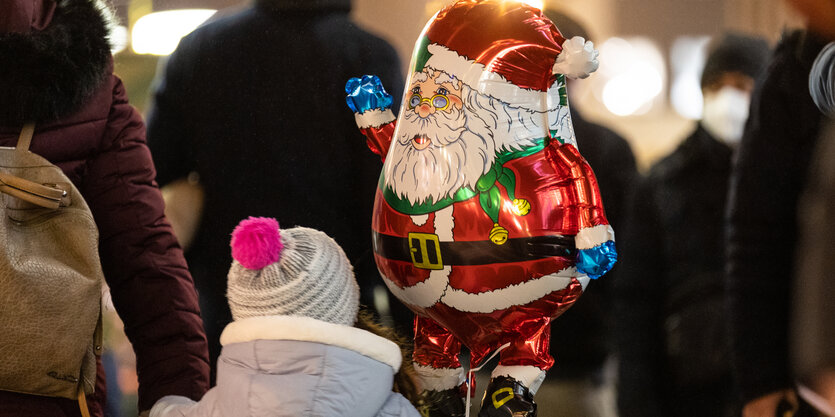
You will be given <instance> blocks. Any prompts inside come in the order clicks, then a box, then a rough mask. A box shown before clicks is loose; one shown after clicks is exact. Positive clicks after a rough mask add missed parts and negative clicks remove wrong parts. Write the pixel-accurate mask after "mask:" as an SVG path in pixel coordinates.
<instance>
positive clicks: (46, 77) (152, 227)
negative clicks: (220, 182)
mask: <svg viewBox="0 0 835 417" xmlns="http://www.w3.org/2000/svg"><path fill="white" fill-rule="evenodd" d="M108 13H109V12H108V11H107V10H106V9H105V8H104V7H103V6H102V5H101V4H99V3H98V1H96V0H61V1H57V2H56V1H54V0H10V1H8V0H4V1H3V2H2V3H0V62H3V65H0V92H2V99H0V146H9V147H11V146H15V145H16V141H17V138H18V135H19V134H20V130H21V127H22V126H23V124H24V123H26V122H30V121H34V122H35V124H36V130H35V134H34V138H33V139H32V144H31V147H30V150H31V151H32V152H34V153H36V154H38V155H41V156H43V157H44V158H46V159H48V160H49V161H50V162H52V163H54V164H56V165H57V166H59V167H60V168H61V169H62V170H63V171H64V173H65V174H66V175H67V176H68V177H69V178H70V179H71V180H72V181H73V183H74V184H75V186H76V187H77V188H78V189H79V190H80V191H81V193H82V195H83V196H84V198H85V200H86V201H87V203H88V205H89V206H90V209H91V211H92V213H93V217H94V218H95V221H96V224H97V225H98V228H99V235H100V238H99V239H100V241H99V251H100V257H101V262H102V268H103V270H104V274H105V278H106V281H107V283H108V285H109V286H110V289H111V295H112V298H113V303H114V305H115V307H116V310H117V312H118V313H119V316H120V317H121V318H122V320H123V321H124V323H125V332H126V333H127V336H128V338H129V339H130V341H131V343H132V344H133V348H134V351H135V352H136V358H137V362H136V366H137V374H138V376H139V410H149V409H150V408H151V406H152V405H153V404H154V402H156V400H158V399H159V398H161V397H163V396H165V395H183V396H186V397H190V398H193V399H195V400H196V399H199V398H200V397H201V396H202V395H203V394H204V393H205V392H206V390H207V389H208V386H209V364H208V352H207V344H206V337H205V333H204V331H203V328H202V322H201V320H200V311H199V308H198V303H197V294H196V292H195V290H194V285H193V282H192V278H191V275H190V274H189V271H188V269H187V266H186V262H185V260H184V258H183V254H182V250H181V249H180V247H179V244H178V243H177V240H176V238H175V237H174V235H173V233H172V230H171V226H170V225H169V223H168V221H167V220H166V219H165V216H164V214H163V200H162V196H161V194H160V192H159V189H158V188H157V185H156V183H155V182H154V176H155V175H156V173H155V170H154V166H153V162H152V160H151V154H150V152H149V151H148V148H147V146H146V145H145V127H144V125H143V121H142V118H141V116H140V115H139V113H138V112H137V111H136V109H134V108H133V107H131V106H130V104H129V103H128V99H127V96H126V93H125V87H124V86H123V85H122V82H121V81H120V80H119V78H118V77H116V76H115V75H113V60H112V57H111V54H110V46H109V45H108V42H107V36H108V31H107V27H108V23H107V22H108ZM2 337H14V336H13V335H3V336H2ZM98 374H99V375H98V380H97V384H96V385H97V387H96V391H95V393H94V394H92V395H91V396H89V397H88V398H87V402H88V404H89V407H90V411H91V414H92V415H93V416H99V417H101V416H103V405H104V401H105V395H104V392H105V382H104V374H103V371H102V368H101V364H99V373H98ZM78 415H79V407H78V404H77V403H76V402H74V401H72V400H66V399H60V398H50V397H39V396H31V395H25V394H18V393H13V392H7V391H0V416H3V417H5V416H16V417H17V416H67V417H70V416H73V417H74V416H78Z"/></svg>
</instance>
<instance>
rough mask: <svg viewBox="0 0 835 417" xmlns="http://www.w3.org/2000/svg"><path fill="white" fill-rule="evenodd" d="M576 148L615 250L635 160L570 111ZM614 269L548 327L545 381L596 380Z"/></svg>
mask: <svg viewBox="0 0 835 417" xmlns="http://www.w3.org/2000/svg"><path fill="white" fill-rule="evenodd" d="M571 120H572V122H573V124H574V134H575V135H576V137H577V149H579V150H580V153H581V154H583V157H584V158H586V161H588V163H589V165H590V166H591V168H592V170H594V174H595V176H596V177H597V184H598V186H599V187H600V196H601V198H602V199H603V204H604V208H605V209H606V217H607V218H608V219H609V223H610V224H611V225H612V228H614V229H615V236H617V238H618V240H617V247H618V250H622V248H623V247H624V246H625V245H627V244H628V241H626V240H624V238H623V237H622V235H621V230H622V228H623V226H624V223H623V221H624V215H625V208H626V207H625V205H626V198H627V194H628V191H629V189H630V186H631V183H632V181H633V180H634V179H635V177H637V174H638V171H637V168H636V167H635V156H634V155H633V154H632V150H631V149H630V148H629V143H627V142H626V140H625V139H624V138H622V137H621V136H619V135H618V134H617V133H615V132H613V131H611V130H609V129H607V128H605V127H603V126H600V125H598V124H594V123H591V122H589V121H587V120H586V119H584V118H583V117H582V116H581V115H580V114H579V113H578V112H576V111H573V109H572V112H571ZM619 270H620V267H619V266H618V264H615V267H614V268H612V270H611V271H609V272H608V273H607V274H606V275H605V276H604V277H603V278H601V279H599V280H596V281H594V282H593V283H591V285H590V286H589V290H588V291H585V292H584V293H583V296H582V297H580V299H579V300H577V302H576V303H575V304H574V306H572V307H571V308H570V309H569V310H568V311H566V312H565V313H564V314H563V315H562V316H560V317H559V318H557V319H556V320H554V321H553V324H552V325H551V356H553V357H554V358H555V360H556V364H555V365H554V367H553V368H551V370H549V371H548V375H547V378H548V379H547V380H546V381H548V380H552V379H566V378H570V379H574V378H588V377H591V378H599V377H600V376H601V375H600V372H601V371H602V367H603V364H604V362H605V361H606V358H608V357H609V355H610V354H611V353H612V350H613V346H612V345H613V341H612V337H611V333H612V331H613V327H612V308H611V304H612V299H611V288H612V285H613V283H614V282H616V281H617V280H618V274H619Z"/></svg>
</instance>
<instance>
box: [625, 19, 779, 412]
mask: <svg viewBox="0 0 835 417" xmlns="http://www.w3.org/2000/svg"><path fill="white" fill-rule="evenodd" d="M768 54H769V47H768V44H767V43H766V42H765V41H764V40H762V39H759V38H754V37H750V36H744V35H741V34H725V35H723V36H721V37H719V38H717V39H714V40H713V41H712V43H711V44H710V45H709V46H708V56H707V60H706V63H705V67H704V69H703V72H702V76H701V88H702V94H703V96H704V113H703V117H702V119H701V120H700V121H699V122H698V124H697V125H696V128H695V130H694V131H693V133H692V134H691V135H690V136H688V137H687V138H686V139H685V140H684V141H683V142H682V143H681V144H680V145H679V146H678V147H677V148H676V149H675V150H674V151H673V152H672V153H671V154H670V155H667V156H666V157H664V158H663V159H661V160H660V161H659V162H657V163H656V164H655V165H654V166H652V167H651V169H650V170H649V173H648V174H647V176H646V177H645V178H643V179H641V180H640V181H638V183H637V185H636V189H635V191H634V195H633V196H632V198H631V199H630V203H629V204H630V206H629V210H628V211H629V216H628V219H627V222H626V227H625V229H622V230H621V234H620V236H623V240H624V241H626V242H628V245H626V246H625V247H624V248H623V251H622V252H621V253H622V255H623V256H622V258H621V260H622V265H621V270H620V275H619V279H618V281H617V282H615V284H614V285H615V290H616V304H617V307H616V309H617V310H616V311H617V314H616V317H617V326H616V332H617V333H618V344H619V353H620V356H619V359H620V361H619V381H618V405H619V412H620V415H621V416H623V417H632V416H635V417H653V416H658V417H662V416H663V417H667V416H678V417H682V416H694V417H695V416H699V417H703V416H713V417H725V416H727V417H734V416H738V415H739V412H740V408H741V407H740V406H739V403H738V398H737V396H736V395H735V393H734V390H733V383H732V380H731V373H732V371H731V360H730V359H731V358H730V354H729V351H730V348H729V341H728V337H727V327H726V323H727V320H728V318H727V314H725V309H724V244H723V241H722V237H723V233H722V230H723V229H722V227H723V216H724V212H725V205H726V197H727V189H728V182H729V178H730V174H731V159H732V155H733V153H734V150H735V149H736V148H737V146H738V144H739V141H740V139H741V137H742V132H743V128H744V125H745V121H746V119H747V116H748V106H749V102H750V97H751V92H752V90H753V89H754V83H755V79H756V77H757V76H758V75H759V74H760V73H761V72H762V70H763V69H764V67H765V64H766V62H767V59H768Z"/></svg>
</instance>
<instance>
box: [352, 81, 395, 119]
mask: <svg viewBox="0 0 835 417" xmlns="http://www.w3.org/2000/svg"><path fill="white" fill-rule="evenodd" d="M345 93H346V94H348V96H347V97H345V101H347V102H348V107H350V108H351V110H352V111H353V112H354V113H365V112H366V111H368V110H373V109H381V110H385V109H389V108H391V102H392V98H391V94H389V93H386V90H385V89H384V88H383V83H382V82H380V77H377V76H376V75H364V76H363V77H362V78H361V79H360V78H351V79H350V80H348V83H347V84H345Z"/></svg>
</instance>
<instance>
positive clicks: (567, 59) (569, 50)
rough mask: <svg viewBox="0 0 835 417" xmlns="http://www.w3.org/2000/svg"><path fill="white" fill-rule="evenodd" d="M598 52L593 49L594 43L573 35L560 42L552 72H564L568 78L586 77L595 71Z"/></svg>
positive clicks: (598, 63)
mask: <svg viewBox="0 0 835 417" xmlns="http://www.w3.org/2000/svg"><path fill="white" fill-rule="evenodd" d="M599 54H600V52H599V51H598V50H597V49H594V43H592V41H587V40H585V39H583V37H582V36H575V37H573V38H571V39H568V40H566V41H565V42H563V43H562V52H560V54H559V56H557V62H556V63H555V64H554V69H553V71H554V74H565V76H566V77H568V78H574V79H576V78H586V77H588V76H589V75H591V73H593V72H595V71H597V67H598V66H600V62H599V61H598V60H597V56H598V55H599Z"/></svg>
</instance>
